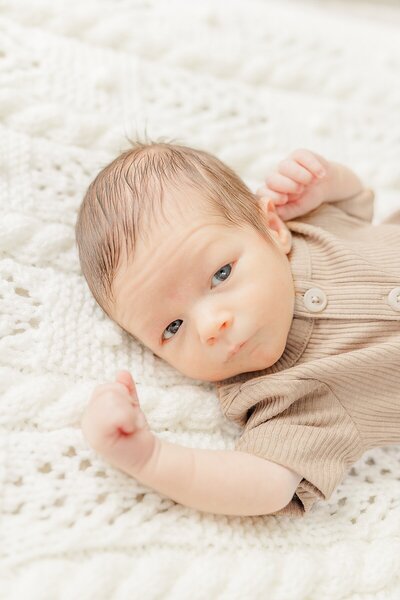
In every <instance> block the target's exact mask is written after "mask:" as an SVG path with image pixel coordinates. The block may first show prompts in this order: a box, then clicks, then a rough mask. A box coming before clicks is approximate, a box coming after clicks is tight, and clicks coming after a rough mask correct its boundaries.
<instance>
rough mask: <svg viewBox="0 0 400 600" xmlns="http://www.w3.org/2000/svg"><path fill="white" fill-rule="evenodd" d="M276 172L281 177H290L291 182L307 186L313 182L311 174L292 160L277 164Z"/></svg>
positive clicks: (288, 159)
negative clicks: (277, 171)
mask: <svg viewBox="0 0 400 600" xmlns="http://www.w3.org/2000/svg"><path fill="white" fill-rule="evenodd" d="M278 170H279V173H280V174H281V175H285V176H286V177H290V179H293V181H296V182H297V183H300V184H302V185H303V186H304V185H309V184H310V183H311V182H312V180H313V174H312V173H311V172H310V171H308V170H307V169H305V168H304V167H303V166H302V165H300V164H299V163H298V162H296V161H295V160H293V159H290V158H287V159H285V160H283V161H282V162H280V163H279V165H278Z"/></svg>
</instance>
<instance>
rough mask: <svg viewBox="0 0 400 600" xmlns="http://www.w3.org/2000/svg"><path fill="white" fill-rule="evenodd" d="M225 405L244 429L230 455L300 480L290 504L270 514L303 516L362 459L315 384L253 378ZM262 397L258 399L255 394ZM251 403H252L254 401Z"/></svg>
mask: <svg viewBox="0 0 400 600" xmlns="http://www.w3.org/2000/svg"><path fill="white" fill-rule="evenodd" d="M255 383H256V385H255V387H254V386H252V384H253V382H252V381H250V382H248V383H247V384H245V385H244V386H242V388H241V391H240V396H237V397H236V398H234V399H231V401H230V402H228V403H227V411H226V414H227V416H228V418H231V419H232V420H234V421H236V422H237V423H242V424H243V422H244V421H245V425H244V429H243V431H242V433H241V435H240V437H239V438H238V439H237V440H236V443H235V450H240V451H242V452H249V453H250V454H255V455H257V456H260V457H262V458H266V459H268V460H271V461H273V462H276V463H279V464H281V465H284V466H286V467H288V468H290V469H292V470H293V471H295V472H296V473H298V474H299V475H301V476H302V477H303V479H302V480H301V481H300V483H299V485H298V487H297V490H296V493H295V494H294V496H293V498H292V500H291V501H290V502H289V504H288V505H287V506H285V507H284V508H283V509H281V510H279V511H277V512H275V513H272V514H274V515H278V516H281V515H288V516H304V514H305V513H306V512H308V511H309V510H310V509H311V507H312V506H313V504H314V503H315V502H316V501H318V500H327V499H328V498H329V497H330V496H331V495H332V492H333V491H334V490H335V488H336V487H337V486H338V485H339V483H340V482H341V481H342V480H343V479H344V477H345V476H346V474H347V471H348V470H349V469H350V467H351V465H352V464H353V463H354V462H356V461H357V460H358V459H359V458H360V456H361V455H362V454H363V450H362V444H361V439H360V435H359V433H358V430H357V428H356V426H355V424H354V422H353V420H352V419H351V417H350V416H349V415H348V413H347V412H346V410H345V409H344V408H343V406H342V405H341V404H340V402H339V401H338V399H337V398H336V396H335V395H334V394H333V393H332V392H331V390H330V388H329V387H328V386H327V385H326V384H325V383H322V382H320V381H318V380H310V379H303V380H298V379H297V380H295V379H292V380H290V379H288V380H283V379H280V380H279V381H274V382H272V383H271V382H268V376H267V377H266V378H264V381H263V378H261V380H260V379H258V380H257V381H256V382H255ZM263 385H264V387H265V390H264V392H267V393H266V394H265V393H264V394H262V395H263V396H264V398H263V399H262V400H260V399H259V398H260V392H261V393H262V387H263ZM254 400H256V402H254Z"/></svg>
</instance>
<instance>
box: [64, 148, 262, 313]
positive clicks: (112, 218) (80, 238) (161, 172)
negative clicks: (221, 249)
mask: <svg viewBox="0 0 400 600" xmlns="http://www.w3.org/2000/svg"><path fill="white" fill-rule="evenodd" d="M129 141H131V140H129ZM131 143H132V148H130V149H129V150H127V151H125V152H123V153H122V154H120V156H118V157H117V158H116V159H115V160H113V161H112V162H111V163H110V164H108V165H107V166H105V167H104V168H103V169H102V170H101V171H100V172H99V173H98V175H97V176H96V177H95V179H94V180H93V181H92V183H91V184H90V185H89V187H88V189H87V191H86V194H85V196H84V198H83V201H82V204H81V206H80V208H79V212H78V217H77V221H76V226H75V234H76V242H77V246H78V252H79V260H80V265H81V269H82V273H83V275H84V277H85V279H86V282H87V284H88V286H89V289H90V290H91V292H92V294H93V296H94V298H95V300H96V302H97V303H98V304H99V306H100V307H101V308H102V309H103V310H104V312H105V313H106V314H107V315H108V316H109V317H110V318H111V319H113V317H112V314H111V313H112V310H113V308H114V303H115V298H114V295H113V281H114V277H115V275H116V272H117V270H118V267H119V261H120V257H121V250H122V247H123V245H124V246H125V250H126V256H127V257H131V256H133V253H134V247H135V241H136V239H137V238H138V237H139V236H143V237H144V236H145V235H146V233H147V230H148V223H149V221H148V219H149V215H150V213H152V214H153V216H154V214H157V215H158V214H159V212H160V211H162V200H163V190H164V189H166V188H168V190H173V189H177V188H178V187H179V184H181V183H182V182H185V183H189V185H190V186H191V187H192V188H195V189H196V190H198V191H200V192H201V194H202V195H203V197H204V198H205V199H206V200H208V204H209V210H208V213H209V214H210V215H211V214H213V215H217V216H219V217H222V219H223V220H224V222H225V224H226V225H227V226H230V227H235V226H239V227H240V226H241V225H242V226H243V225H244V224H250V225H252V226H253V227H254V228H255V229H257V230H258V231H259V232H260V234H261V235H262V236H263V237H264V238H266V239H267V240H268V241H270V242H271V243H274V240H273V238H272V236H271V234H270V232H269V230H268V227H267V225H266V224H265V223H264V219H263V217H262V210H261V208H260V207H259V205H258V202H257V199H256V197H255V195H254V194H253V193H252V192H251V191H250V190H249V188H248V187H247V186H246V185H245V183H244V182H243V181H242V180H241V179H240V177H238V175H236V173H235V172H234V171H233V170H232V169H230V168H229V167H228V166H227V165H225V164H224V163H223V162H221V161H220V160H219V159H218V158H216V157H215V156H213V155H212V154H209V153H208V152H206V151H204V150H198V149H194V148H190V147H187V146H183V145H179V144H175V143H171V142H164V141H146V142H142V141H136V142H131ZM203 208H204V207H203ZM156 210H157V212H156V213H155V211H156ZM144 218H146V224H145V223H144V221H143V219H144Z"/></svg>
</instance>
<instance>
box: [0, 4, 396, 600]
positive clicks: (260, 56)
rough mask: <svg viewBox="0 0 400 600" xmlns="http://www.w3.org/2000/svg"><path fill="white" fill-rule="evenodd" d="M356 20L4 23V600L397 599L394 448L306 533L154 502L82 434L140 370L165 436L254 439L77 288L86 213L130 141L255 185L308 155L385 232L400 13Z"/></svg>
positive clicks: (326, 14) (211, 7) (0, 263)
mask: <svg viewBox="0 0 400 600" xmlns="http://www.w3.org/2000/svg"><path fill="white" fill-rule="evenodd" d="M357 4H359V3H354V4H352V3H348V4H347V8H344V7H343V5H340V4H332V2H326V3H319V4H318V3H315V2H314V3H313V2H305V1H304V0H303V1H302V2H294V3H292V2H288V1H287V0H286V1H281V2H278V1H271V2H267V1H263V0H249V1H247V0H242V1H236V2H235V1H232V2H223V1H222V0H214V1H211V0H209V1H208V2H197V3H195V2H192V3H191V2H184V0H165V1H164V0H160V1H156V0H143V1H139V0H137V1H136V2H134V1H133V0H97V1H94V0H85V1H84V2H82V1H78V0H68V2H64V1H54V0H35V1H34V2H27V0H9V1H5V2H3V3H2V10H1V13H0V115H1V124H0V151H1V161H0V193H1V196H0V208H1V219H0V252H1V254H0V286H1V290H0V312H1V324H0V334H1V340H0V360H1V366H0V393H1V402H0V409H1V411H0V427H1V437H0V439H1V445H0V448H1V470H0V473H1V475H0V477H1V486H0V489H1V512H2V520H1V525H0V538H1V544H0V556H1V561H0V596H1V598H4V599H7V600H11V599H15V600H17V599H18V600H20V599H22V598H29V600H44V599H46V600H47V599H48V600H55V599H56V598H63V599H75V598H79V599H80V600H85V599H96V600H103V599H104V600H110V598H115V599H125V598H145V599H146V600H147V599H154V600H155V599H158V598H162V599H163V600H168V599H171V600H177V599H185V600H186V599H187V598H188V597H190V598H192V599H193V600H196V599H199V600H201V599H205V598H207V599H209V598H211V599H214V598H218V599H229V600H232V599H236V598H246V599H247V598H249V599H250V598H251V600H254V599H263V600H264V599H265V598H272V599H283V600H303V599H304V600H306V599H307V600H313V599H318V600H320V599H322V598H323V599H327V598H334V599H335V600H339V599H343V600H345V599H346V600H348V599H350V598H351V599H355V598H357V599H360V600H361V599H362V600H367V599H371V598H378V597H379V598H385V599H386V598H393V599H394V598H398V596H399V586H400V485H399V467H400V464H399V463H400V447H385V448H376V449H374V450H373V451H369V452H368V453H366V454H365V455H364V456H363V457H362V459H361V460H360V461H359V462H358V463H357V464H356V465H355V466H354V467H353V468H352V469H351V471H350V472H349V473H348V475H347V476H346V479H345V480H344V481H343V483H342V484H341V485H340V487H339V488H338V489H337V490H336V491H335V493H334V495H333V496H332V497H331V499H330V500H329V501H327V502H321V503H320V504H319V505H317V506H315V507H314V509H313V510H312V511H311V512H310V513H309V514H308V515H307V516H306V517H304V518H303V519H290V518H288V517H274V516H268V515H267V516H257V517H234V516H233V517H232V516H224V515H214V514H209V513H202V512H200V511H196V510H193V509H190V508H187V507H184V506H181V505H179V504H177V503H175V502H174V501H172V500H171V499H169V498H167V497H164V496H162V495H160V494H158V493H156V492H154V491H153V490H151V489H149V488H146V487H145V486H143V485H141V484H140V483H138V482H137V481H136V480H135V479H134V478H131V477H128V476H127V475H125V474H124V473H123V472H122V471H119V470H117V469H115V468H113V467H112V466H110V465H109V464H107V463H105V462H104V461H103V460H102V459H101V458H100V457H99V456H98V455H96V453H95V452H94V451H92V449H91V448H89V446H88V444H87V443H86V441H85V439H84V438H83V435H82V432H81V430H80V418H81V416H82V413H83V410H84V407H85V405H86V403H87V402H88V399H89V397H90V394H91V390H92V389H93V387H94V386H95V385H96V384H98V383H105V382H107V381H112V380H114V376H115V374H116V371H117V370H119V369H128V370H130V371H131V373H132V375H133V377H134V379H135V380H136V382H137V389H138V393H139V395H140V398H141V404H142V406H143V409H144V411H145V413H146V416H147V418H148V421H149V424H150V426H151V427H152V429H153V430H154V431H155V432H156V434H157V435H159V436H160V437H162V438H164V439H166V440H169V441H172V442H176V443H179V444H182V445H187V446H193V447H198V448H211V449H229V448H233V447H234V440H235V438H236V437H237V436H238V435H239V428H238V427H237V426H236V425H235V424H234V423H230V422H227V421H226V420H225V418H224V417H223V416H222V414H221V411H220V408H219V404H218V400H217V395H216V392H215V390H214V388H213V385H212V384H205V383H202V382H197V381H192V380H189V379H187V378H185V377H183V376H182V375H180V374H179V373H177V372H176V371H175V370H174V369H172V368H171V367H169V366H168V365H166V364H163V363H162V362H161V361H160V360H159V359H157V358H156V357H154V355H153V354H152V353H151V352H150V351H148V350H147V349H146V348H143V347H141V346H140V345H138V344H137V343H136V342H134V341H132V340H131V339H130V338H129V336H128V335H127V334H125V332H123V331H121V329H120V328H119V327H118V326H117V325H116V324H114V323H112V322H111V321H110V320H108V319H107V318H106V317H105V315H104V314H103V313H102V311H101V310H100V308H99V307H98V306H97V305H96V303H95V301H94V300H93V298H92V297H91V294H90V292H89V290H88V289H87V286H86V282H85V281H84V279H83V277H82V275H81V273H80V268H79V262H78V255H77V250H76V246H75V238H74V224H75V220H76V214H77V210H78V207H79V204H80V202H81V199H82V196H83V193H84V191H85V189H86V187H87V185H88V183H89V181H90V180H91V179H92V178H93V176H94V175H95V174H96V173H97V172H98V170H99V169H100V168H101V167H102V166H104V165H105V164H106V163H107V162H109V161H110V160H111V159H112V158H114V157H115V156H116V155H117V154H118V153H119V152H121V151H123V150H125V149H126V148H127V147H128V146H129V142H128V138H134V137H135V136H136V135H139V136H142V137H143V135H145V134H147V135H148V136H149V137H153V138H168V139H171V138H174V139H175V140H178V141H180V142H181V143H185V144H188V145H193V146H197V147H203V148H205V149H208V150H210V151H211V152H214V153H215V154H217V155H218V156H219V157H220V158H221V159H222V160H224V161H225V162H227V163H228V164H229V165H230V166H231V167H233V168H234V169H235V170H236V171H237V172H238V173H239V174H240V175H241V176H242V177H243V178H244V179H245V180H246V181H247V182H248V183H249V184H250V185H252V186H256V185H260V183H261V182H262V180H263V177H264V175H265V174H266V173H267V172H268V170H269V169H270V167H271V166H272V165H274V164H275V163H276V162H277V161H279V160H281V159H282V158H284V156H285V155H286V154H287V153H289V152H290V151H291V150H293V149H294V148H296V147H306V148H311V149H314V150H316V151H317V152H320V153H321V154H323V155H325V156H326V157H328V158H330V159H332V160H337V161H340V162H344V163H346V164H349V165H350V166H351V167H352V168H354V170H356V172H357V173H359V174H360V176H361V177H362V178H363V180H364V181H365V182H366V184H368V185H370V186H372V187H373V188H374V189H375V191H376V195H377V198H376V213H375V217H374V219H375V220H376V221H377V222H379V221H380V220H382V219H383V218H384V217H385V216H387V215H389V214H390V213H391V212H392V211H394V210H395V209H396V208H399V204H400V170H399V160H398V158H399V150H400V120H399V118H398V115H399V109H400V86H399V72H400V37H399V36H398V29H397V28H396V26H398V24H399V11H400V9H399V8H398V7H397V8H396V6H395V5H392V8H391V9H390V10H391V12H390V14H389V12H387V11H389V8H388V5H386V8H385V6H383V5H376V6H375V8H374V6H373V5H372V4H371V5H369V8H370V9H369V11H365V12H362V11H360V10H358V8H357V6H356V5H357ZM364 4H365V3H364ZM349 7H350V8H349ZM385 11H386V12H385ZM385 17H387V18H385ZM399 401H400V400H399Z"/></svg>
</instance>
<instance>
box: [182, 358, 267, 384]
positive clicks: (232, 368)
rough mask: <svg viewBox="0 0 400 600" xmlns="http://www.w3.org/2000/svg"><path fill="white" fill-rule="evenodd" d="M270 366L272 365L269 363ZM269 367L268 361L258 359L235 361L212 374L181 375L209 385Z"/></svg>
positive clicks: (193, 373)
mask: <svg viewBox="0 0 400 600" xmlns="http://www.w3.org/2000/svg"><path fill="white" fill-rule="evenodd" d="M271 364H272V363H271ZM269 366H271V365H270V361H266V360H262V359H260V358H259V359H258V360H252V361H245V360H243V361H237V362H236V363H233V361H232V364H229V363H226V364H223V365H221V369H220V370H218V371H213V372H212V373H205V372H195V371H192V372H191V373H182V374H183V375H186V376H187V377H190V378H191V379H195V380H197V381H205V382H210V383H215V382H217V381H223V380H224V379H230V378H231V377H234V376H235V375H240V374H242V373H252V372H253V371H261V370H263V369H267V368H268V367H269Z"/></svg>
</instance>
